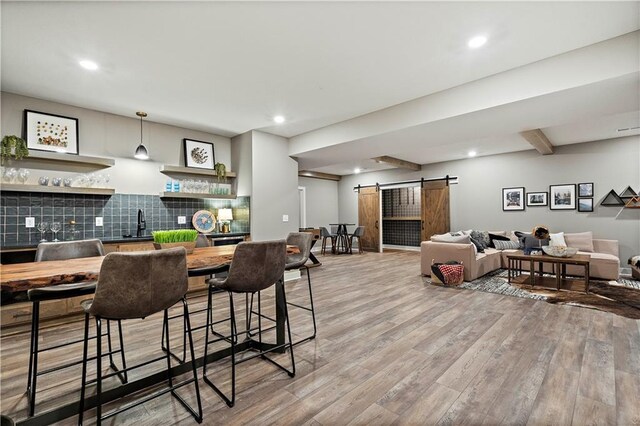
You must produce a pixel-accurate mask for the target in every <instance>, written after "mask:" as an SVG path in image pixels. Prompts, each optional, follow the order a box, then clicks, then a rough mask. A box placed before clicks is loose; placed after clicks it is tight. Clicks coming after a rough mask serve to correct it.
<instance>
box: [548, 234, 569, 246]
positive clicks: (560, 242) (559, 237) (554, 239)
mask: <svg viewBox="0 0 640 426" xmlns="http://www.w3.org/2000/svg"><path fill="white" fill-rule="evenodd" d="M549 239H550V240H551V242H550V243H549V245H550V246H558V247H566V246H567V243H566V242H565V241H564V232H558V233H557V234H549Z"/></svg>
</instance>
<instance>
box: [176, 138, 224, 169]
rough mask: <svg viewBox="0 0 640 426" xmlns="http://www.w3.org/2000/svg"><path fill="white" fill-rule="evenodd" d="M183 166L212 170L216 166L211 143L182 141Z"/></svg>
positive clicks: (193, 140)
mask: <svg viewBox="0 0 640 426" xmlns="http://www.w3.org/2000/svg"><path fill="white" fill-rule="evenodd" d="M182 141H183V147H184V165H185V166H186V167H191V168H194V169H207V170H213V169H214V165H215V164H216V159H215V152H214V149H213V143H211V142H204V141H198V140H195V139H187V138H185V139H183V140H182Z"/></svg>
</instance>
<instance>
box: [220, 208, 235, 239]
mask: <svg viewBox="0 0 640 426" xmlns="http://www.w3.org/2000/svg"><path fill="white" fill-rule="evenodd" d="M231 220H233V213H232V211H231V209H218V222H220V228H219V229H221V230H222V233H223V234H227V233H229V227H230V223H229V221H231Z"/></svg>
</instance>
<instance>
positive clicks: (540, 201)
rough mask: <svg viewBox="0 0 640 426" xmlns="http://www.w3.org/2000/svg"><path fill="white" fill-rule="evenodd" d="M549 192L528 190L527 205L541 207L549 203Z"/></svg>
mask: <svg viewBox="0 0 640 426" xmlns="http://www.w3.org/2000/svg"><path fill="white" fill-rule="evenodd" d="M548 195H549V194H548V193H546V192H527V207H541V206H546V205H548V204H549V199H548Z"/></svg>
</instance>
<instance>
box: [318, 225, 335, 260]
mask: <svg viewBox="0 0 640 426" xmlns="http://www.w3.org/2000/svg"><path fill="white" fill-rule="evenodd" d="M320 237H321V238H322V249H321V250H320V253H322V254H325V253H326V251H327V249H326V248H327V239H330V240H331V253H333V252H334V251H335V246H336V242H335V240H336V237H337V235H336V234H332V233H331V232H329V230H328V229H327V228H325V227H324V226H321V227H320Z"/></svg>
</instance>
